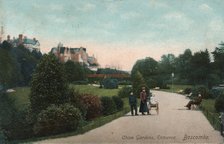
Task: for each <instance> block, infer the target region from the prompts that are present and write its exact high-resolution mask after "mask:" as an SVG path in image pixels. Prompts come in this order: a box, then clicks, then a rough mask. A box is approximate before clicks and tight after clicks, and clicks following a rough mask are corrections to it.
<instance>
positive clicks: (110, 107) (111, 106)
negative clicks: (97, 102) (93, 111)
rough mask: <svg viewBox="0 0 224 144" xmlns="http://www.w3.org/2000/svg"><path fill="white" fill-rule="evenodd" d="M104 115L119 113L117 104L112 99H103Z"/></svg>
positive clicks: (105, 97)
mask: <svg viewBox="0 0 224 144" xmlns="http://www.w3.org/2000/svg"><path fill="white" fill-rule="evenodd" d="M101 103H102V113H103V115H110V114H113V113H115V112H116V111H117V108H116V104H115V102H114V101H113V99H112V98H111V97H107V96H104V97H101Z"/></svg>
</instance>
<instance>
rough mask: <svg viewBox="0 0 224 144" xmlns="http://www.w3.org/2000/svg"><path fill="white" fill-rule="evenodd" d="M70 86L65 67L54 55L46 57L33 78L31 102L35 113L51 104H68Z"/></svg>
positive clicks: (42, 59)
mask: <svg viewBox="0 0 224 144" xmlns="http://www.w3.org/2000/svg"><path fill="white" fill-rule="evenodd" d="M67 90H68V85H67V83H66V78H65V72H64V67H63V65H62V64H61V63H60V62H59V61H58V59H57V58H56V57H55V56H54V55H53V54H49V55H46V54H45V55H44V56H43V57H42V58H41V60H40V63H39V64H38V66H37V67H36V70H35V72H34V74H33V77H32V83H31V94H30V102H31V108H32V110H33V111H34V112H35V113H39V112H40V111H41V110H44V109H46V108H47V107H48V106H49V105H50V104H55V105H59V104H62V103H64V102H66V100H67V99H66V98H67V94H66V92H67Z"/></svg>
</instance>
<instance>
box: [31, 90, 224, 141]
mask: <svg viewBox="0 0 224 144" xmlns="http://www.w3.org/2000/svg"><path fill="white" fill-rule="evenodd" d="M153 93H154V94H155V96H156V99H157V100H158V101H159V107H160V110H159V114H158V115H157V113H156V111H155V110H152V111H151V113H152V115H144V116H143V115H141V114H139V116H131V115H130V113H128V114H127V115H125V116H123V117H120V118H118V119H116V120H114V121H112V122H110V123H108V124H106V125H104V126H101V127H99V128H96V129H93V130H91V131H89V132H86V133H85V134H82V135H77V136H70V137H65V138H57V139H48V140H43V141H39V142H35V143H39V144H42V143H47V144H48V143H52V144H54V143H60V144H67V143H68V144H76V143H77V144H79V143H80V144H86V143H91V144H92V143H96V144H98V143H122V144H125V143H150V144H151V143H156V144H157V143H189V144H190V143H192V144H193V143H204V144H205V143H206V144H207V143H212V144H213V143H214V144H216V143H219V144H223V143H224V139H223V137H221V136H220V134H219V131H216V130H214V129H213V127H212V126H211V125H210V124H209V122H208V120H207V119H206V117H205V116H204V115H203V114H202V112H201V111H199V110H187V109H186V108H185V107H184V105H186V103H187V102H188V101H189V100H188V99H186V98H185V97H184V96H182V95H179V94H174V93H167V92H160V91H153Z"/></svg>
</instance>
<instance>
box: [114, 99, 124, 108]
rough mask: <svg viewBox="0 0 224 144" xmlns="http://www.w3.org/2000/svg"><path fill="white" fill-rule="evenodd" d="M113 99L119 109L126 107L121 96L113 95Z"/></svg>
mask: <svg viewBox="0 0 224 144" xmlns="http://www.w3.org/2000/svg"><path fill="white" fill-rule="evenodd" d="M112 99H113V101H114V103H115V105H116V108H117V110H118V111H120V110H122V109H123V107H124V102H123V101H122V99H121V97H118V96H113V97H112Z"/></svg>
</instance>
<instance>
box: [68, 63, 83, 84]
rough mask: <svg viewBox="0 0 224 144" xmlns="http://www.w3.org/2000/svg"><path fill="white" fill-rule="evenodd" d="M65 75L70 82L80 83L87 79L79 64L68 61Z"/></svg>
mask: <svg viewBox="0 0 224 144" xmlns="http://www.w3.org/2000/svg"><path fill="white" fill-rule="evenodd" d="M65 73H66V78H67V80H68V82H74V81H80V80H84V79H85V71H84V68H83V67H82V66H81V65H80V64H79V63H74V62H73V61H70V60H69V61H67V62H66V63H65Z"/></svg>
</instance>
